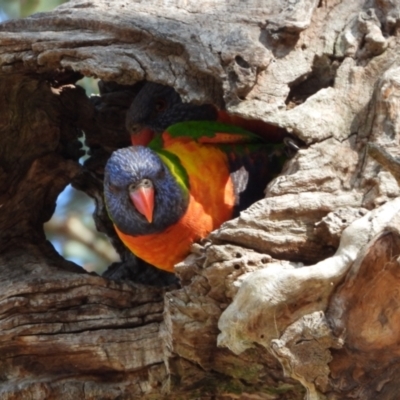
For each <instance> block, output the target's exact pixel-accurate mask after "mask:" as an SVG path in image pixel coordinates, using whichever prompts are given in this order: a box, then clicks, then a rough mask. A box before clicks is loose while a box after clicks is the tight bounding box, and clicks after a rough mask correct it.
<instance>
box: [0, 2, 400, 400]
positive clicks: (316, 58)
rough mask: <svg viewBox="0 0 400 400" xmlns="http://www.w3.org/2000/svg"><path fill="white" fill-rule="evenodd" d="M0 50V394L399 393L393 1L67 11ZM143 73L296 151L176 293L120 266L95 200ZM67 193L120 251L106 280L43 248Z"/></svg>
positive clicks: (38, 19)
mask: <svg viewBox="0 0 400 400" xmlns="http://www.w3.org/2000/svg"><path fill="white" fill-rule="evenodd" d="M0 43H1V47H0V67H1V70H0V80H1V85H0V105H1V110H2V114H1V119H0V131H1V135H0V211H1V213H0V261H1V269H0V279H1V282H2V290H1V294H0V310H1V317H0V328H1V329H0V354H1V357H0V371H1V374H0V378H1V383H0V394H1V396H0V397H1V398H2V399H3V398H4V399H26V398H32V399H99V398H101V399H117V398H118V399H135V398H138V399H139V398H140V399H159V398H167V399H179V398H181V399H191V398H193V399H204V400H205V399H224V400H228V399H241V400H245V399H260V400H261V399H301V398H304V396H306V398H307V399H322V398H329V399H355V398H356V399H397V398H398V397H399V395H398V393H400V388H399V387H398V386H399V383H398V382H400V352H399V350H398V346H397V343H398V341H399V339H400V334H399V332H400V309H399V307H398V304H399V302H400V288H399V285H400V276H399V273H398V271H397V268H399V265H398V263H399V261H398V260H399V255H400V217H399V216H398V214H399V211H400V198H399V193H400V192H399V184H398V182H400V172H399V171H400V165H399V158H398V157H397V156H398V153H399V152H398V141H399V135H400V117H399V115H400V102H399V100H398V99H399V93H400V59H399V57H398V54H400V5H397V2H395V1H390V0H375V1H373V0H372V1H370V0H358V1H353V0H344V1H336V0H322V1H320V2H318V1H316V0H299V1H297V2H293V1H290V0H286V1H280V0H269V1H264V2H262V1H257V0H248V1H246V2H243V1H229V0H209V1H207V2H205V1H203V2H202V1H191V0H188V1H168V2H167V1H159V0H148V1H145V2H141V1H136V2H130V1H124V0H114V1H113V2H109V1H105V0H97V1H96V2H85V1H82V0H73V1H71V2H69V3H67V4H65V5H63V6H60V7H58V8H57V9H56V10H55V11H53V12H50V13H43V14H37V15H34V16H32V17H29V18H25V19H23V20H15V21H8V22H5V23H3V24H1V25H0ZM82 75H86V76H94V77H97V78H100V79H101V82H100V89H101V95H100V96H99V97H96V98H92V99H88V98H87V97H86V95H85V93H84V91H83V90H82V89H81V88H79V87H78V86H75V83H76V81H77V80H78V79H79V78H80V77H81V76H82ZM142 80H148V81H155V82H159V83H163V84H167V85H171V86H173V87H174V88H175V89H176V90H177V91H178V92H179V93H180V94H181V95H182V97H183V98H184V100H185V101H190V102H196V103H214V104H215V105H217V106H218V107H221V108H226V109H227V110H228V111H229V112H230V113H234V114H238V115H241V116H242V117H246V118H251V119H260V120H263V121H266V122H268V123H270V124H272V125H277V126H280V127H282V128H284V129H286V130H287V131H288V132H290V133H292V134H293V135H295V136H297V137H298V138H299V139H301V140H302V142H304V143H305V145H304V147H303V148H302V149H301V150H299V151H298V153H297V154H296V155H295V156H294V157H293V158H292V159H291V160H289V161H288V162H287V163H286V165H285V167H284V169H283V171H282V173H281V175H280V176H279V177H277V178H276V179H274V180H273V181H272V182H271V183H270V184H269V185H268V187H267V189H266V197H265V199H263V200H261V201H259V202H257V203H255V204H254V205H253V206H251V207H250V208H249V209H248V210H246V211H245V212H243V213H242V214H241V215H240V217H239V218H237V219H235V220H232V221H229V222H227V223H225V224H224V225H223V226H222V227H221V228H220V229H218V230H217V231H215V232H213V233H212V234H211V235H210V237H209V240H207V241H206V242H204V243H201V244H197V245H195V246H193V249H192V254H191V255H189V257H188V258H187V259H186V260H184V261H183V262H182V263H180V264H178V266H177V267H176V275H177V277H178V278H179V282H177V281H176V280H175V278H174V277H173V276H172V275H170V274H167V273H163V272H161V271H157V270H154V269H152V268H151V267H149V266H146V265H143V264H139V263H138V262H137V261H136V260H135V258H134V257H133V256H132V255H131V254H130V253H129V252H128V251H127V250H126V249H125V248H124V247H123V245H122V244H121V242H120V241H119V240H118V238H117V237H116V235H115V233H114V232H113V229H112V226H111V223H110V221H109V220H108V218H107V216H106V213H105V210H104V204H103V200H102V193H101V190H102V174H103V167H104V163H105V161H106V159H107V157H108V156H109V155H110V153H111V151H113V150H114V149H117V148H120V147H123V146H126V145H129V137H128V134H127V132H126V131H125V128H124V118H125V117H124V115H125V113H126V111H127V108H128V107H129V104H130V103H131V101H132V99H133V98H134V96H135V94H136V93H137V91H138V90H139V89H140V85H141V84H140V81H142ZM82 130H83V131H84V132H85V136H86V143H87V145H88V146H89V148H90V149H91V157H90V158H89V160H88V161H87V162H86V163H85V165H84V166H82V165H80V164H79V163H78V159H79V157H80V155H81V151H80V149H79V142H78V137H79V135H80V133H81V131H82ZM71 182H72V184H73V185H74V186H75V187H77V188H79V189H81V190H83V191H85V192H87V193H88V194H89V195H90V196H92V197H93V198H94V199H95V200H96V205H97V208H96V213H95V216H94V218H95V221H96V224H97V227H98V229H99V230H100V231H102V232H105V233H107V234H108V236H109V237H110V240H111V241H112V243H113V244H114V246H115V248H116V249H117V251H118V252H119V254H120V255H121V260H122V261H121V263H120V264H119V265H114V266H113V267H112V268H111V269H110V270H109V271H107V273H106V276H105V277H100V276H97V275H95V274H88V273H85V272H84V271H83V270H81V269H80V268H79V267H78V266H76V265H74V264H73V263H71V262H68V261H66V260H64V259H62V258H61V257H60V256H59V255H58V254H57V253H56V252H55V250H54V249H53V247H52V245H51V244H50V243H49V242H47V241H46V238H45V235H44V232H43V223H44V222H45V221H47V220H48V219H49V218H50V217H51V215H52V213H53V211H54V208H55V202H56V199H57V196H58V194H59V193H60V192H61V191H62V190H63V188H64V187H65V186H66V185H67V184H68V183H71ZM398 357H399V359H398Z"/></svg>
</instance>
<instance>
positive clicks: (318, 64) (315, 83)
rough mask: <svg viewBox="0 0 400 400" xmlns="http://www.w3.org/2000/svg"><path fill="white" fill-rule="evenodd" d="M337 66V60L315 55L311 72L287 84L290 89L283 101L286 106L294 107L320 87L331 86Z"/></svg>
mask: <svg viewBox="0 0 400 400" xmlns="http://www.w3.org/2000/svg"><path fill="white" fill-rule="evenodd" d="M338 67H339V63H338V61H332V60H331V59H330V58H329V57H328V56H322V57H319V56H316V57H315V58H314V63H313V67H312V70H311V72H310V73H309V74H307V75H305V76H302V77H299V78H298V79H296V80H295V81H294V82H292V83H291V84H290V85H289V86H290V91H289V95H288V97H287V99H286V101H285V103H286V106H287V108H294V107H296V106H298V105H300V104H302V103H304V102H305V101H306V100H307V99H308V98H309V97H311V96H312V95H314V94H315V93H317V92H319V91H320V90H321V89H324V88H327V87H330V86H333V85H334V83H335V76H336V70H337V68H338Z"/></svg>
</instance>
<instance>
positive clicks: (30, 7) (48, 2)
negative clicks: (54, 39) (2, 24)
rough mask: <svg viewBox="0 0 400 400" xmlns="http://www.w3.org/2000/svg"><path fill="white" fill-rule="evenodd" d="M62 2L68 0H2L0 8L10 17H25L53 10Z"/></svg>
mask: <svg viewBox="0 0 400 400" xmlns="http://www.w3.org/2000/svg"><path fill="white" fill-rule="evenodd" d="M62 3H66V0H0V9H1V10H2V11H3V13H4V14H6V15H7V17H8V18H24V17H27V16H28V15H31V14H34V13H37V12H44V11H50V10H53V9H54V8H56V7H57V6H59V5H60V4H62Z"/></svg>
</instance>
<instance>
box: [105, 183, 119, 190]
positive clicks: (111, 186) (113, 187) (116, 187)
mask: <svg viewBox="0 0 400 400" xmlns="http://www.w3.org/2000/svg"><path fill="white" fill-rule="evenodd" d="M106 185H107V186H108V189H109V190H110V192H112V193H116V192H118V186H115V185H113V184H112V183H110V181H107V182H106Z"/></svg>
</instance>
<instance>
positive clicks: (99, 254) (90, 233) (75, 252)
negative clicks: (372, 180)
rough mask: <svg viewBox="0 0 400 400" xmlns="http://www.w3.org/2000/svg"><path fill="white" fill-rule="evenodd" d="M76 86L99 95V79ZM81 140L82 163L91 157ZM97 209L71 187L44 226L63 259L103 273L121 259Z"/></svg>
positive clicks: (89, 200)
mask: <svg viewBox="0 0 400 400" xmlns="http://www.w3.org/2000/svg"><path fill="white" fill-rule="evenodd" d="M76 85H79V86H81V87H83V88H84V89H85V92H86V95H87V96H88V97H90V96H93V95H97V94H98V93H99V90H98V79H94V78H90V77H84V78H82V79H80V80H79V81H77V82H76ZM79 141H80V142H81V145H82V149H83V151H84V153H85V154H84V155H83V156H82V157H81V158H80V159H79V163H80V164H83V163H84V162H85V161H86V160H87V159H88V157H89V155H88V150H89V149H88V148H87V147H86V145H85V133H84V132H83V131H82V136H80V138H79ZM94 210H95V203H94V200H93V199H92V198H91V197H90V196H88V195H87V194H86V193H85V192H83V191H80V190H77V189H75V188H73V187H72V186H71V185H68V186H67V187H66V188H65V189H64V190H63V191H62V192H61V193H60V194H59V196H58V199H57V204H56V209H55V211H54V214H53V216H52V218H51V219H50V220H49V221H48V222H46V223H45V224H44V231H45V234H46V238H47V239H48V240H49V241H50V242H51V243H52V244H53V246H54V248H55V249H56V250H57V252H58V253H59V254H60V255H61V256H62V257H63V258H65V259H66V260H69V261H72V262H74V263H75V264H77V265H80V266H82V267H83V268H84V269H85V270H87V271H88V272H96V273H98V274H102V273H103V272H104V271H105V270H106V269H107V267H108V266H109V265H110V264H112V263H113V262H117V261H119V256H118V254H117V252H116V251H115V249H114V247H113V246H112V245H111V243H110V241H109V240H108V238H107V237H106V235H104V234H103V233H100V232H98V230H97V229H96V226H95V223H94V220H93V216H92V215H93V212H94Z"/></svg>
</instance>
